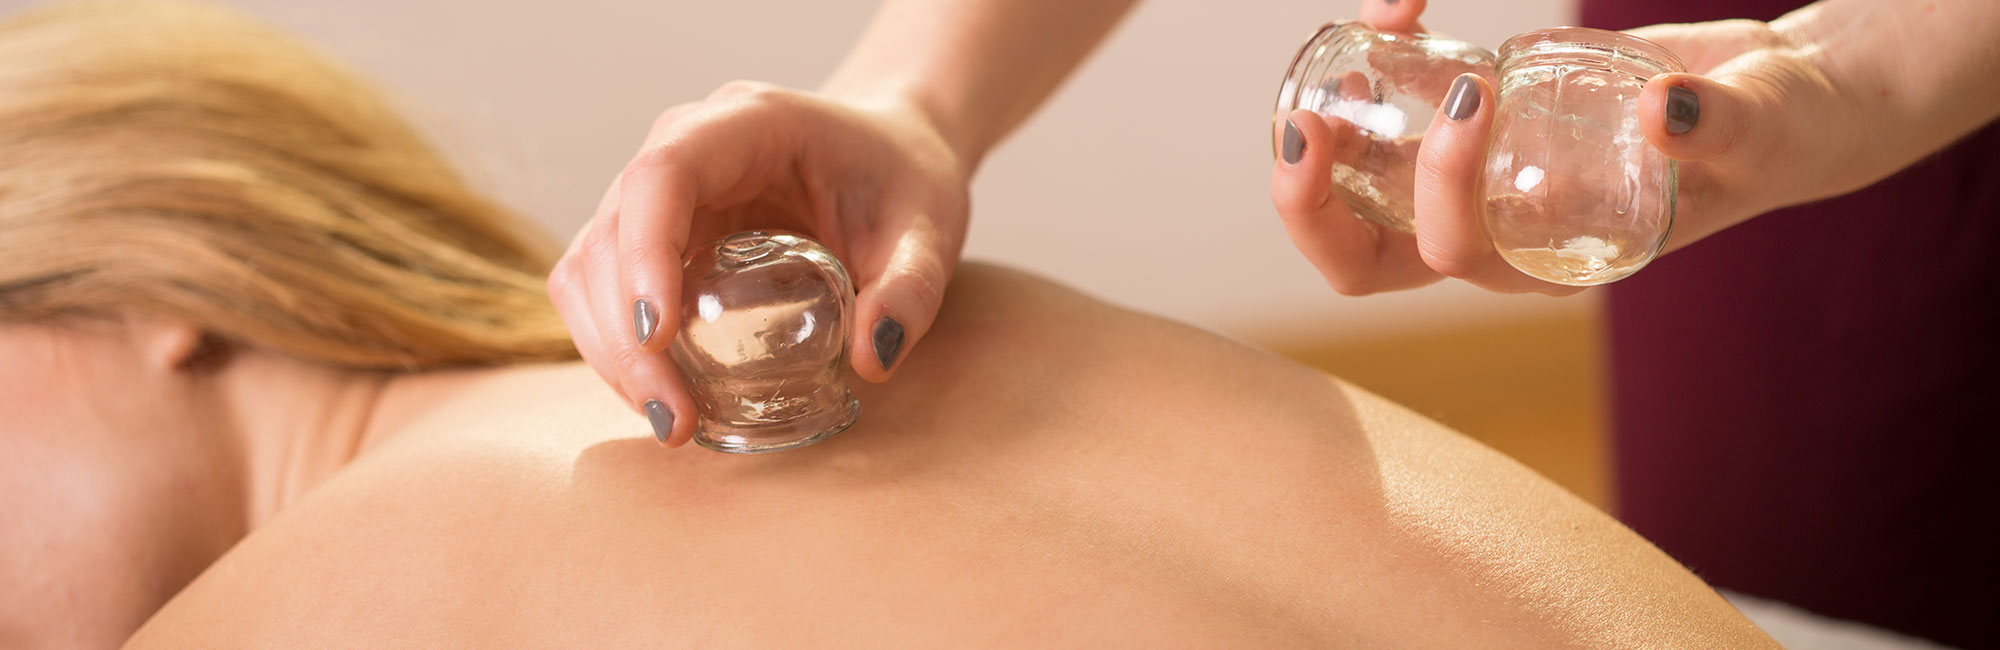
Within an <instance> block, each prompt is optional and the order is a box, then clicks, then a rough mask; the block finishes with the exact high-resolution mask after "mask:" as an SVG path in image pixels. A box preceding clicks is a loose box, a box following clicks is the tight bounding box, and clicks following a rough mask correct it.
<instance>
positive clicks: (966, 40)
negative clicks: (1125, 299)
mask: <svg viewBox="0 0 2000 650" xmlns="http://www.w3.org/2000/svg"><path fill="white" fill-rule="evenodd" d="M1134 2H1135V0H887V1H886V2H884V3H883V5H882V8H881V9H880V10H879V11H878V12H877V13H876V16H875V19H874V21H873V22H872V23H871V24H870V25H869V27H868V30H867V32H866V33H865V34H864V35H863V36H862V38H861V41H860V42H859V43H858V44H857V45H856V46H855V48H854V51H853V52H851V53H850V54H849V55H848V57H847V60H846V61H845V62H843V63H842V64H841V66H840V68H839V69H838V70H836V71H835V72H834V74H833V76H832V77H830V78H828V79H827V82H826V84H825V85H824V86H823V87H822V90H823V91H825V92H827V93H828V94H832V95H836V96H842V97H847V98H852V99H858V100H861V101H868V102H877V101H907V102H910V103H911V104H912V105H914V106H915V107H916V108H917V109H918V110H919V111H921V112H923V113H924V115H925V116H926V117H927V118H929V119H930V121H931V122H932V124H933V125H934V126H936V127H937V128H938V130H939V132H940V133H941V134H942V135H943V136H944V138H945V139H946V141H947V142H949V143H950V144H951V146H952V148H953V149H954V150H955V151H956V152H957V153H958V155H959V157H960V159H961V160H962V161H963V162H964V163H965V166H966V168H967V169H971V168H973V167H976V166H977V164H978V162H979V160H980V159H981V158H983V157H985V155H986V152H987V151H988V150H990V149H992V147H993V146H994V145H995V144H997V143H998V142H999V141H1000V140H1001V139H1002V138H1005V137H1006V136H1007V134H1008V133H1010V132H1012V131H1013V130H1014V128H1015V127H1016V126H1019V125H1020V124H1021V122H1022V121H1024V120H1026V119H1027V117H1028V115H1029V114H1030V113H1032V112H1034V110H1035V107H1037V106H1040V105H1041V103H1042V101H1043V100H1045V99H1047V98H1048V96H1049V94H1050V93H1051V92H1054V90H1055V88H1056V86H1057V85H1059V84H1061V83H1062V80H1063V79H1064V78H1066V77H1068V76H1069V73H1070V71H1071V70H1073V69H1075V68H1076V66H1077V64H1078V63H1079V62H1081V61H1082V60H1083V58H1084V56H1086V55H1088V54H1089V53H1090V51H1091V49H1093V48H1094V47H1095V46H1096V45H1097V43H1098V41H1100V40H1103V38H1104V36H1105V34H1107V33H1108V32H1110V31H1111V27H1112V26H1113V25H1115V24H1116V23H1117V22H1118V18H1119V17H1120V16H1122V15H1124V14H1125V12H1126V10H1127V9H1129V8H1130V7H1131V6H1132V4H1133V3H1134Z"/></svg>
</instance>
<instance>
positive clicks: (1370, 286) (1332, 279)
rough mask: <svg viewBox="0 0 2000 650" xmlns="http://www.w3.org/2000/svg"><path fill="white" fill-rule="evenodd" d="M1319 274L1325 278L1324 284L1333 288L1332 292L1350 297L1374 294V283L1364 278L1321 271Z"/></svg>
mask: <svg viewBox="0 0 2000 650" xmlns="http://www.w3.org/2000/svg"><path fill="white" fill-rule="evenodd" d="M1321 275H1322V276H1323V277H1325V278H1326V286H1327V287H1328V288H1331V289H1333V292H1334V293H1337V294H1340V295H1343V296H1347V297H1350V298H1359V297H1362V296H1369V295H1374V294H1375V283H1373V282H1370V281H1368V280H1367V279H1366V278H1360V277H1355V276H1352V275H1341V274H1337V273H1322V274H1321Z"/></svg>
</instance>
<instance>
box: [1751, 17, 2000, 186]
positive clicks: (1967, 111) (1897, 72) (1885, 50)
mask: <svg viewBox="0 0 2000 650" xmlns="http://www.w3.org/2000/svg"><path fill="white" fill-rule="evenodd" d="M1771 26H1772V28H1773V29H1774V30H1775V31H1777V32H1778V33H1779V34H1780V35H1781V36H1783V37H1784V38H1785V39H1786V40H1787V41H1789V42H1790V43H1792V44H1793V45H1795V46H1796V47H1798V48H1799V49H1800V50H1801V51H1802V53H1803V54H1804V55H1805V56H1806V57H1807V58H1808V59H1809V60H1811V61H1813V62H1814V63H1816V64H1817V67H1818V68H1819V69H1820V71H1821V72H1823V73H1824V75H1825V78H1826V81H1827V83H1828V84H1830V85H1831V86H1832V89H1833V91H1834V93H1835V96H1836V98H1837V100H1838V105H1836V106H1828V107H1826V110H1829V111H1839V112H1841V118H1842V119H1838V120H1835V121H1834V122H1833V123H1834V124H1844V125H1846V126H1847V127H1848V128H1845V129H1834V131H1835V132H1833V133H1826V134H1823V135H1824V137H1825V138H1826V143H1827V144H1828V145H1830V150H1828V151H1823V152H1822V153H1824V154H1826V155H1827V156H1829V159H1831V160H1839V161H1843V162H1842V163H1841V165H1840V168H1839V169H1838V170H1837V171H1836V172H1835V173H1834V174H1832V176H1831V177H1830V178H1827V179H1826V184H1827V186H1826V187H1825V188H1823V190H1824V191H1823V193H1822V195H1823V196H1824V195H1833V194H1840V193H1844V192H1847V191H1850V190H1854V189H1858V188H1860V187H1862V186H1865V185H1867V184H1869V183H1872V182H1874V181H1876V180H1880V179H1881V178H1883V177H1886V176H1888V175H1890V174H1893V173H1895V172H1896V171H1897V170H1900V169H1902V168H1904V167H1907V166H1909V165H1910V164H1912V163H1914V162H1916V161H1917V160H1919V159H1922V158H1923V157H1924V156H1926V155H1929V154H1930V153H1932V152H1934V151H1936V150H1938V149H1941V148H1943V147H1945V146H1947V145H1949V144H1951V143H1952V142H1953V141H1955V140H1957V139H1959V138H1961V137H1964V136H1965V135H1966V134H1967V133H1970V132H1972V131H1973V130H1975V129H1977V128H1979V127H1980V126H1981V125H1984V124H1986V123H1988V122H1991V121H1992V120H1993V119H1994V118H1995V117H1996V116H2000V3H1994V2H1990V1H1982V0H1919V2H1910V3H1905V2H1895V1H1889V0H1822V1H1821V2H1816V3H1813V4H1811V5H1808V6H1806V7H1804V8H1802V9H1799V10H1798V11H1794V12H1792V13H1790V14H1787V15H1786V16H1784V17H1782V18H1780V19H1778V20H1776V21H1773V22H1772V23H1771Z"/></svg>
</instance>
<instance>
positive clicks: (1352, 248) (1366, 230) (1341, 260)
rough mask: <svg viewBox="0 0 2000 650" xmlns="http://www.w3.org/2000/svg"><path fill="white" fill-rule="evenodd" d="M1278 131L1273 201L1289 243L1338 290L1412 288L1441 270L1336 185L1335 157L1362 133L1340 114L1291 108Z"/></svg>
mask: <svg viewBox="0 0 2000 650" xmlns="http://www.w3.org/2000/svg"><path fill="white" fill-rule="evenodd" d="M1276 128H1277V129H1279V132H1278V133H1277V134H1274V137H1276V138H1278V141H1279V143H1280V144H1279V154H1278V160H1277V161H1275V162H1274V163H1273V164H1272V169H1271V203H1272V205H1273V206H1274V207H1276V208H1277V209H1278V215H1279V217H1280V218H1282V220H1283V222H1284V226H1285V233H1286V234H1287V235H1288V236H1290V237H1291V239H1292V244H1293V245H1294V246H1296V247H1298V249H1299V253H1300V254H1302V255H1304V256H1305V258H1306V261H1308V262H1311V263H1312V265H1313V268H1315V269H1318V270H1319V273H1320V277H1322V278H1324V279H1325V280H1326V284H1327V286H1329V287H1332V288H1333V290H1334V291H1337V292H1340V293H1342V294H1345V295H1350V296H1359V295H1366V294H1371V293H1376V292H1380V291H1392V290H1396V289H1408V288H1412V287H1418V286H1423V285H1426V284H1430V283H1432V282H1436V281H1437V280H1438V279H1439V278H1440V277H1441V276H1439V275H1438V274H1437V273H1435V272H1433V271H1431V270H1430V269H1429V268H1427V267H1425V266H1424V264H1423V261H1422V260H1421V259H1418V258H1417V255H1416V246H1415V245H1414V243H1413V241H1412V240H1411V238H1410V236H1409V235H1406V234H1403V233H1400V232H1397V231H1394V230H1390V229H1387V228H1382V227H1380V226H1377V225H1376V224H1374V223H1372V222H1367V221H1362V220H1361V219H1357V218H1355V216H1354V213H1353V212H1352V211H1350V210H1348V208H1347V206H1346V204H1344V203H1341V201H1340V199H1339V198H1338V197H1336V196H1335V195H1334V193H1333V164H1334V161H1336V160H1341V159H1348V160H1351V159H1353V157H1355V156H1357V155H1359V154H1360V153H1361V152H1362V151H1365V148H1366V147H1367V146H1368V143H1367V140H1366V137H1367V136H1365V135H1363V134H1362V133H1361V132H1360V131H1359V130H1358V129H1357V128H1355V126H1354V125H1353V124H1351V123H1349V122H1347V121H1346V120H1342V119H1340V118H1323V117H1321V116H1320V115H1319V114H1318V113H1314V112H1312V111H1307V110H1297V111H1292V112H1291V114H1290V115H1288V116H1287V117H1286V119H1285V121H1284V123H1283V124H1279V125H1277V126H1276Z"/></svg>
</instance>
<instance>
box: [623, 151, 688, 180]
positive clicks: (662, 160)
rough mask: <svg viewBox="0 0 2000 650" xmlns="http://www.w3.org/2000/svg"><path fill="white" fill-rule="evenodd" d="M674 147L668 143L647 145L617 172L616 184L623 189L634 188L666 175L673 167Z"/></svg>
mask: <svg viewBox="0 0 2000 650" xmlns="http://www.w3.org/2000/svg"><path fill="white" fill-rule="evenodd" d="M674 164H675V160H674V147H673V146H672V145H671V144H668V143H660V144H653V145H647V146H646V148H645V149H643V150H641V151H640V152H639V155H637V156H633V157H632V162H630V163H627V164H626V165H625V170H624V171H622V172H619V175H618V182H619V184H620V185H622V186H623V187H627V188H630V187H636V186H641V185H643V184H645V183H648V182H651V181H654V180H656V179H659V178H662V177H664V176H666V175H667V173H668V172H669V171H671V170H672V169H673V167H674Z"/></svg>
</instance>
